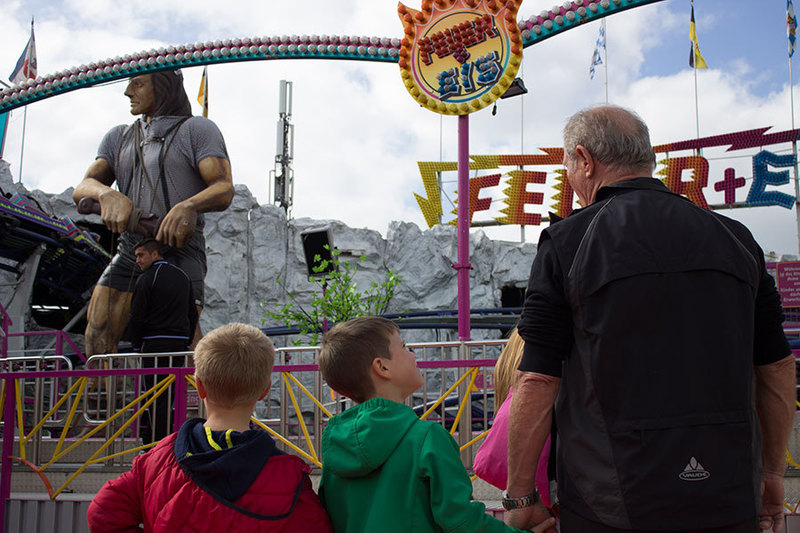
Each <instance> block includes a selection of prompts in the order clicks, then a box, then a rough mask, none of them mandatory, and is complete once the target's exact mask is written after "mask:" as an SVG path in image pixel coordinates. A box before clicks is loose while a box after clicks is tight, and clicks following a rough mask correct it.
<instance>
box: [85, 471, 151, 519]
mask: <svg viewBox="0 0 800 533" xmlns="http://www.w3.org/2000/svg"><path fill="white" fill-rule="evenodd" d="M136 470H137V469H136V461H134V465H133V469H132V470H131V471H130V472H125V473H124V474H122V475H121V476H119V477H118V478H117V479H112V480H111V481H108V482H106V484H105V485H103V487H102V488H101V489H100V491H99V492H98V493H97V495H96V496H95V497H94V499H93V500H92V503H91V504H89V510H88V512H87V513H86V517H87V518H88V521H89V530H90V531H91V532H92V533H105V532H115V533H116V532H119V533H128V532H135V533H140V532H141V531H143V530H142V528H141V527H140V525H139V524H140V523H141V522H142V503H141V495H142V493H141V491H140V490H139V487H138V482H137V476H136Z"/></svg>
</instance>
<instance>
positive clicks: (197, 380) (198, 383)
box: [194, 376, 208, 400]
mask: <svg viewBox="0 0 800 533" xmlns="http://www.w3.org/2000/svg"><path fill="white" fill-rule="evenodd" d="M194 383H195V386H196V387H197V395H198V396H200V399H201V400H205V399H206V397H207V396H208V394H207V393H206V388H205V386H204V385H203V382H202V381H200V378H198V377H197V376H195V377H194Z"/></svg>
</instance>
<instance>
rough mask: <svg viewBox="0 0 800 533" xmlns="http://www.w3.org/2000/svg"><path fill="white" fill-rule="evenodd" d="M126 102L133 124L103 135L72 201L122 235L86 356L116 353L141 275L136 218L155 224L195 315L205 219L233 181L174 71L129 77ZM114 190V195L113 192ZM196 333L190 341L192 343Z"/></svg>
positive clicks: (217, 141) (96, 300)
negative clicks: (88, 203)
mask: <svg viewBox="0 0 800 533" xmlns="http://www.w3.org/2000/svg"><path fill="white" fill-rule="evenodd" d="M125 96H127V97H128V98H129V99H130V102H131V114H133V115H141V116H140V118H139V119H137V120H136V121H135V122H134V123H133V124H132V125H130V126H125V125H120V126H117V127H115V128H113V129H112V130H111V131H109V132H108V133H107V134H106V135H105V137H104V138H103V140H102V142H101V143H100V148H99V149H98V154H97V159H95V161H94V163H92V164H91V166H89V169H88V170H87V171H86V175H85V176H84V178H83V181H81V183H80V184H79V185H78V186H77V187H76V188H75V191H74V193H73V195H72V197H73V199H74V201H75V203H78V202H80V200H81V199H83V198H85V197H89V198H93V199H94V200H97V201H98V202H99V203H100V208H101V214H100V216H101V218H102V220H103V223H104V224H105V225H106V227H107V228H108V229H109V230H111V231H112V232H114V233H121V236H120V239H119V247H118V250H117V255H115V256H114V258H113V259H112V261H111V263H110V264H109V266H108V268H106V270H105V272H103V275H102V276H101V277H100V280H99V281H98V282H97V285H96V286H95V289H94V292H93V293H92V298H91V301H90V302H89V311H88V316H87V319H88V326H87V328H86V351H87V354H88V355H92V354H96V353H111V352H116V350H117V344H118V342H119V339H120V336H121V335H122V332H123V330H124V329H125V324H126V323H127V320H128V312H129V308H130V302H131V294H132V290H133V287H134V285H135V283H136V279H137V277H138V275H139V273H140V272H139V270H138V269H137V267H136V262H135V261H134V256H133V246H134V245H135V244H136V243H137V242H138V241H139V240H141V239H142V237H143V236H142V235H138V234H136V233H135V232H134V228H136V224H137V222H138V219H139V216H140V214H141V213H153V214H155V215H157V216H158V217H159V218H161V225H160V226H159V230H158V234H157V235H156V239H157V240H158V241H159V242H161V243H163V244H165V245H168V246H170V249H169V250H168V251H166V252H165V254H164V257H165V259H167V260H168V261H169V262H171V263H174V264H175V265H177V266H178V267H180V268H181V269H182V270H183V271H184V272H186V274H187V275H188V276H189V278H190V279H191V280H192V287H193V290H194V301H195V304H196V305H197V309H198V314H199V312H200V311H201V310H202V306H203V288H204V283H203V280H204V278H205V273H206V256H205V239H204V237H203V226H204V218H203V213H205V212H208V211H222V210H224V209H226V208H227V207H228V206H229V205H230V203H231V200H232V199H233V193H234V189H233V178H232V177H231V166H230V162H229V161H228V154H227V150H226V148H225V141H224V139H223V138H222V134H221V133H220V131H219V129H218V128H217V127H216V125H215V124H214V123H213V122H211V121H210V120H208V119H206V118H203V117H193V116H192V113H191V107H190V105H189V99H188V97H187V96H186V92H185V91H184V89H183V75H182V74H181V73H180V71H177V70H176V71H163V72H158V73H155V74H147V75H143V76H137V77H135V78H132V79H131V80H130V81H129V83H128V86H127V88H126V89H125ZM114 183H116V184H117V186H118V189H119V190H117V189H113V188H112V187H111V186H112V185H113V184H114ZM198 333H199V329H198V332H197V333H196V334H195V342H196V339H197V337H198V336H199V335H198Z"/></svg>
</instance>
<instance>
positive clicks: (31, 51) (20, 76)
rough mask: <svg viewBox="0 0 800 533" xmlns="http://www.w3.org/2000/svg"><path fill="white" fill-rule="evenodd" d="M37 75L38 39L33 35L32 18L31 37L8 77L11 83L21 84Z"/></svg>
mask: <svg viewBox="0 0 800 533" xmlns="http://www.w3.org/2000/svg"><path fill="white" fill-rule="evenodd" d="M35 77H36V39H34V37H33V20H31V37H30V39H28V44H27V45H25V50H24V51H23V52H22V55H21V56H19V60H18V61H17V66H15V67H14V72H12V73H11V76H9V77H8V79H9V80H11V83H14V84H17V85H19V84H20V83H22V82H23V81H25V80H28V79H31V78H35Z"/></svg>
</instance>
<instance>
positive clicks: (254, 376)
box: [194, 323, 275, 407]
mask: <svg viewBox="0 0 800 533" xmlns="http://www.w3.org/2000/svg"><path fill="white" fill-rule="evenodd" d="M274 363H275V347H274V346H273V345H272V341H271V340H269V337H267V336H266V335H264V333H262V332H261V330H259V329H258V328H254V327H253V326H248V325H247V324H239V323H231V324H226V325H224V326H221V327H219V328H217V329H215V330H213V331H211V332H209V333H208V334H207V335H205V336H204V337H203V338H202V339H200V342H198V343H197V348H195V351H194V366H195V370H194V375H195V376H196V377H197V378H199V379H200V380H201V381H202V382H203V386H204V387H205V389H206V393H207V394H208V397H209V399H210V400H211V401H212V402H213V403H216V404H219V405H221V406H223V407H234V406H236V405H240V404H244V403H251V402H255V401H256V400H258V399H259V398H260V397H261V395H262V394H263V393H264V391H266V390H267V387H268V386H269V384H270V380H271V378H272V365H273V364H274Z"/></svg>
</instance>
